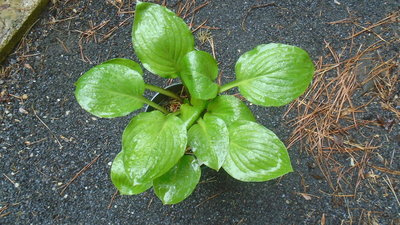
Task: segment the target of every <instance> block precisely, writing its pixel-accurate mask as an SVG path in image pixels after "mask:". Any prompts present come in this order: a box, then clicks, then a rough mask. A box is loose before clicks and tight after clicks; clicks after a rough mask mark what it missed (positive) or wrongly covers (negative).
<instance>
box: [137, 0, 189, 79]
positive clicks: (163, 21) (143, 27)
mask: <svg viewBox="0 0 400 225" xmlns="http://www.w3.org/2000/svg"><path fill="white" fill-rule="evenodd" d="M132 43H133V47H134V49H135V53H136V55H137V56H138V57H139V59H140V61H142V64H143V66H144V67H145V68H146V69H147V70H149V71H150V72H152V73H154V74H157V75H159V76H161V77H165V78H175V77H177V75H178V72H179V71H180V68H179V64H178V63H179V61H180V60H181V59H182V57H183V56H184V55H186V53H188V52H190V51H192V50H193V49H194V38H193V34H192V32H191V31H190V30H189V28H188V26H187V25H186V23H185V22H184V21H183V20H182V19H181V18H179V17H178V16H176V15H175V13H173V12H171V11H170V10H168V9H167V8H165V7H163V6H160V5H157V4H152V3H145V2H139V1H138V2H137V3H136V10H135V18H134V24H133V30H132Z"/></svg>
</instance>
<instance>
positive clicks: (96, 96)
mask: <svg viewBox="0 0 400 225" xmlns="http://www.w3.org/2000/svg"><path fill="white" fill-rule="evenodd" d="M142 74H143V72H142V69H141V68H140V66H139V65H138V64H137V63H135V62H134V61H131V60H129V59H113V60H110V61H107V62H105V63H103V64H100V65H97V66H95V67H93V68H92V69H90V70H89V71H87V72H86V73H85V74H83V75H82V76H81V77H80V78H79V79H78V81H77V82H76V84H75V85H76V89H75V97H76V99H77V101H78V103H79V104H80V105H81V106H82V108H83V109H85V110H86V111H88V112H90V113H92V114H93V115H95V116H98V117H105V118H112V117H119V116H125V115H127V114H129V113H131V112H133V111H134V110H136V109H139V108H141V107H142V106H143V103H142V100H141V98H143V96H142V95H143V93H144V82H143V78H142Z"/></svg>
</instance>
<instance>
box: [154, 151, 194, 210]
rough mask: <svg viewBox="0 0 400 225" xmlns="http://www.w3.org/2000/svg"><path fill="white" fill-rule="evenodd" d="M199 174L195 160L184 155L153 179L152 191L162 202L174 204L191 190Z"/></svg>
mask: <svg viewBox="0 0 400 225" xmlns="http://www.w3.org/2000/svg"><path fill="white" fill-rule="evenodd" d="M200 176H201V170H200V166H199V164H198V162H197V160H196V159H195V158H194V157H193V156H189V155H185V156H183V157H182V158H181V160H179V162H178V163H177V164H176V165H175V166H174V167H173V168H172V169H171V170H169V171H168V172H167V173H166V174H164V175H162V176H161V177H159V178H157V179H155V180H154V181H153V185H154V192H155V193H156V195H157V197H158V198H159V199H161V201H162V202H163V203H164V204H176V203H178V202H181V201H183V200H184V199H185V198H187V197H188V196H189V195H190V194H191V193H192V192H193V190H194V189H195V188H196V185H197V184H198V183H199V180H200Z"/></svg>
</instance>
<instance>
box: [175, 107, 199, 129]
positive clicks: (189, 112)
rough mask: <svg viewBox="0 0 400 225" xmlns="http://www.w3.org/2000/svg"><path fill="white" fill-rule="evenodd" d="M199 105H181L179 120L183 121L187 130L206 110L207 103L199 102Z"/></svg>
mask: <svg viewBox="0 0 400 225" xmlns="http://www.w3.org/2000/svg"><path fill="white" fill-rule="evenodd" d="M197 103H198V104H197V105H194V106H191V105H190V104H183V105H181V108H180V110H181V114H180V115H179V118H181V119H182V121H183V122H184V125H185V127H186V128H189V127H190V126H191V125H192V124H193V123H194V122H196V120H197V119H198V118H199V116H200V115H201V113H202V112H203V111H204V109H205V102H204V101H203V102H200V101H199V102H197Z"/></svg>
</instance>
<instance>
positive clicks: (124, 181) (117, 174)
mask: <svg viewBox="0 0 400 225" xmlns="http://www.w3.org/2000/svg"><path fill="white" fill-rule="evenodd" d="M111 180H112V182H113V184H114V185H115V187H117V188H118V190H119V193H120V194H122V195H136V194H140V193H142V192H144V191H146V190H147V189H149V188H151V186H152V182H149V183H145V184H133V182H132V181H131V180H130V179H129V177H128V175H127V174H126V172H125V167H124V156H123V152H120V153H118V155H117V156H116V157H115V159H114V162H113V164H112V166H111Z"/></svg>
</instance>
